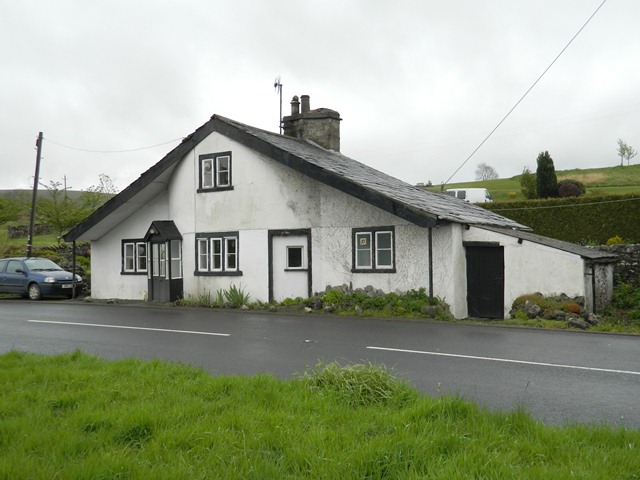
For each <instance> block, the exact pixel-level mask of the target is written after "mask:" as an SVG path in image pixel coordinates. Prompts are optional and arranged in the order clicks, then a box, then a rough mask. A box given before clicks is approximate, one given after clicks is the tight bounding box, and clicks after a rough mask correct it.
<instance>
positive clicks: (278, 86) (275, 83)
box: [273, 75, 282, 135]
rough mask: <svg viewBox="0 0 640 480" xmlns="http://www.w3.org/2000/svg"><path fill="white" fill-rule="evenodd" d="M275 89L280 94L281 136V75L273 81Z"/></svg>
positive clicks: (280, 118) (280, 124) (280, 119)
mask: <svg viewBox="0 0 640 480" xmlns="http://www.w3.org/2000/svg"><path fill="white" fill-rule="evenodd" d="M273 88H274V89H275V91H276V93H278V94H280V117H279V118H278V120H279V121H278V125H279V126H280V135H282V83H281V82H280V75H278V76H277V77H276V79H275V80H274V81H273Z"/></svg>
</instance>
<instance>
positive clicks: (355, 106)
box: [0, 0, 640, 190]
mask: <svg viewBox="0 0 640 480" xmlns="http://www.w3.org/2000/svg"><path fill="white" fill-rule="evenodd" d="M601 3H602V0H446V1H444V0H437V1H436V0H393V1H385V0H322V1H320V0H315V1H312V0H175V1H169V0H91V1H88V0H20V1H16V0H0V55H1V56H0V58H1V67H0V98H1V99H2V102H1V109H0V122H1V125H0V127H1V130H0V131H1V132H2V137H1V138H2V148H1V150H0V151H1V153H0V171H1V172H2V173H1V175H0V189H11V188H30V187H31V185H32V181H33V175H34V168H35V157H36V150H35V140H36V137H37V135H38V132H39V131H42V132H44V137H45V141H44V144H43V160H42V166H41V170H40V177H41V181H42V182H44V183H49V182H50V181H59V182H63V179H64V177H65V176H66V179H67V186H68V187H70V188H73V189H76V190H79V189H85V188H87V187H89V186H91V185H95V184H97V183H98V175H99V174H107V175H109V176H110V177H111V178H112V179H114V180H115V182H116V185H117V187H118V189H123V188H125V187H126V186H127V185H129V184H130V183H131V182H132V181H133V180H135V179H136V178H137V177H138V176H139V175H140V174H141V173H142V172H144V171H145V170H147V169H148V168H149V167H151V166H152V165H153V164H154V163H156V162H157V161H158V160H160V159H161V158H162V157H163V156H164V155H165V154H166V153H167V152H169V151H170V150H171V149H172V148H173V147H175V146H176V145H177V144H178V143H179V139H181V138H182V137H185V136H187V135H188V134H190V133H191V132H193V131H194V130H195V129H196V128H197V127H199V126H200V125H202V124H203V123H205V122H206V121H207V120H208V119H209V117H210V116H211V115H213V114H220V115H224V116H226V117H229V118H232V119H234V120H237V121H240V122H243V123H246V124H249V125H253V126H256V127H260V128H264V129H267V130H271V131H277V130H278V116H279V98H278V95H277V94H276V93H275V90H274V87H273V83H274V79H275V77H277V76H280V77H281V81H282V84H283V112H284V114H285V115H287V114H289V112H290V105H289V102H290V101H291V97H292V96H293V95H303V94H307V95H310V97H311V108H312V109H313V108H319V107H326V108H331V109H333V110H337V111H338V112H339V113H340V115H341V117H342V119H343V121H342V123H341V137H342V138H341V140H342V149H341V150H342V153H343V154H345V155H347V156H350V157H352V158H355V159H356V160H359V161H361V162H364V163H366V164H368V165H370V166H372V167H374V168H377V169H379V170H382V171H384V172H386V173H388V174H391V175H394V176H396V177H398V178H400V179H402V180H405V181H407V182H409V183H413V184H415V183H418V182H427V181H429V180H431V181H432V182H433V183H434V184H439V183H441V182H443V181H445V180H447V179H448V178H449V177H450V176H451V175H452V174H453V173H454V172H455V171H456V169H458V167H460V165H461V164H462V163H463V162H464V161H465V160H466V159H467V157H468V156H469V155H470V154H471V152H473V150H474V149H475V148H476V147H477V146H478V145H479V144H480V142H481V141H482V140H483V139H484V138H485V137H486V135H488V134H489V132H490V131H491V130H492V129H493V128H494V127H495V126H496V125H497V124H498V122H499V121H500V120H501V119H502V118H503V117H504V115H505V114H506V113H507V112H508V111H509V110H510V109H511V108H512V107H513V106H514V104H515V103H516V102H517V101H518V99H520V97H521V96H522V95H523V94H524V93H525V92H526V91H527V89H528V88H529V87H530V86H531V85H532V84H533V82H534V81H535V80H536V79H537V78H538V77H539V76H540V75H541V74H542V72H543V71H544V70H545V69H546V68H547V67H548V66H549V64H550V63H551V62H552V60H553V59H554V58H555V57H556V56H557V55H558V54H559V53H560V51H561V50H562V49H563V48H564V47H565V46H566V44H567V43H568V42H569V41H570V40H571V38H572V37H573V36H574V35H575V34H576V33H577V32H578V30H579V29H580V28H581V27H582V26H583V24H584V23H585V22H586V21H587V19H588V18H589V17H590V16H591V15H592V14H593V12H594V11H596V9H597V8H598V6H600V4H601ZM639 18H640V2H639V1H638V0H608V1H607V2H606V3H605V4H604V6H603V7H602V8H601V9H600V11H599V12H598V13H597V14H596V15H595V17H594V18H593V20H592V21H591V22H590V23H589V24H588V25H587V27H586V28H585V29H584V30H583V31H582V33H581V34H580V35H579V36H578V37H577V38H576V40H575V41H574V42H573V44H572V45H571V46H570V47H569V48H568V49H567V50H566V51H565V52H564V54H563V55H562V56H561V57H560V58H559V60H558V61H557V62H556V64H555V65H554V66H553V67H551V69H550V70H549V71H548V73H547V74H546V75H545V76H544V77H543V78H542V80H541V81H540V82H539V83H538V84H537V86H536V87H535V88H534V89H533V90H532V91H531V93H529V95H528V96H527V97H526V98H525V99H524V100H523V102H522V103H521V104H520V105H519V106H518V108H516V109H515V110H514V112H513V113H512V114H511V116H510V117H509V118H508V119H507V120H506V121H505V122H504V124H503V125H502V126H501V127H500V128H499V129H498V130H497V131H496V133H495V134H494V135H493V136H492V137H491V139H490V140H489V141H488V142H487V143H486V144H485V145H484V146H483V147H482V148H481V149H480V150H479V151H478V152H477V153H476V154H475V155H474V156H473V157H472V158H471V159H470V160H469V161H468V162H467V164H466V165H465V166H464V167H462V168H461V169H460V171H459V172H458V173H457V174H456V175H455V176H454V177H453V178H452V180H451V182H462V181H471V180H474V179H475V170H476V168H477V165H478V164H480V163H486V164H488V165H490V166H492V167H494V168H495V169H496V170H497V172H498V174H499V175H500V177H501V178H505V177H511V176H514V175H517V174H519V173H521V172H522V169H523V167H524V166H529V167H530V168H531V169H532V170H535V167H536V157H537V155H538V153H539V152H541V151H543V150H548V151H549V153H550V154H551V156H552V158H553V159H554V162H555V167H556V169H557V170H564V169H570V168H583V169H586V168H595V167H604V166H615V165H616V164H617V163H618V162H619V159H618V157H617V155H616V148H617V144H616V142H617V140H618V138H622V139H624V140H625V141H626V142H627V143H629V144H630V145H632V146H635V147H636V149H639V150H640V129H638V125H639V122H638V120H639V119H640V65H639V64H638V57H639V56H640V34H639V33H638V19H639ZM176 139H177V140H176ZM160 144H162V145H160ZM62 145H65V146H69V147H74V149H70V148H66V147H63V146H62ZM153 145H159V146H156V147H154V148H145V149H141V148H143V147H150V146H153ZM78 149H84V150H93V151H121V150H134V149H141V150H137V151H134V152H126V153H93V152H89V151H82V150H78Z"/></svg>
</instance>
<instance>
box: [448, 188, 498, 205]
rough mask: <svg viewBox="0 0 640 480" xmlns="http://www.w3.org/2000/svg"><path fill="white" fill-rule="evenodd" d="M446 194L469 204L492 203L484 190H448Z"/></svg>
mask: <svg viewBox="0 0 640 480" xmlns="http://www.w3.org/2000/svg"><path fill="white" fill-rule="evenodd" d="M446 193H447V195H451V196H452V197H456V198H459V199H460V200H464V201H466V202H471V203H485V202H493V198H492V197H491V194H490V193H489V190H487V189H486V188H450V189H447V191H446Z"/></svg>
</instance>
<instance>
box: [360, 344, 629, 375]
mask: <svg viewBox="0 0 640 480" xmlns="http://www.w3.org/2000/svg"><path fill="white" fill-rule="evenodd" d="M367 348H368V349H370V350H386V351H388V352H400V353H417V354H420V355H435V356H439V357H454V358H465V359H469V360H485V361H489V362H504V363H520V364H524V365H537V366H540V367H556V368H570V369H574V370H588V371H591V372H605V373H624V374H626V375H640V372H634V371H631V370H614V369H610V368H595V367H580V366H577V365H562V364H559V363H544V362H529V361H526V360H512V359H508V358H493V357H478V356H475V355H460V354H457V353H442V352H426V351H422V350H405V349H402V348H387V347H367Z"/></svg>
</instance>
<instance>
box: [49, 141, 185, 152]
mask: <svg viewBox="0 0 640 480" xmlns="http://www.w3.org/2000/svg"><path fill="white" fill-rule="evenodd" d="M44 139H45V140H46V141H47V142H49V143H53V144H54V145H57V146H59V147H63V148H68V149H69V150H78V151H80V152H87V153H128V152H139V151H140V150H149V149H151V148H155V147H161V146H162V145H168V144H170V143H174V142H177V141H178V140H182V139H183V137H178V138H174V139H173V140H169V141H167V142H162V143H158V144H156V145H149V146H147V147H138V148H129V149H126V150H92V149H89V148H81V147H72V146H70V145H65V144H63V143H58V142H54V141H53V140H51V139H49V138H46V137H45V138H44Z"/></svg>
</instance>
